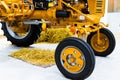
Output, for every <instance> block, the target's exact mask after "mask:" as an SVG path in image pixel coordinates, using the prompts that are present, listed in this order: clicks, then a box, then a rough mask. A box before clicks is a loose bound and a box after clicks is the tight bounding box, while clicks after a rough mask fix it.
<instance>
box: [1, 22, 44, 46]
mask: <svg viewBox="0 0 120 80" xmlns="http://www.w3.org/2000/svg"><path fill="white" fill-rule="evenodd" d="M8 27H9V26H8V25H7V23H6V22H2V30H3V32H4V35H5V36H6V37H7V40H8V41H11V43H12V44H14V45H16V46H19V47H27V46H29V45H31V44H33V43H34V42H35V41H36V40H37V39H38V38H39V36H40V33H41V31H42V29H41V24H39V25H30V27H29V28H30V29H29V32H28V33H27V35H26V36H24V37H22V38H21V37H20V36H18V35H17V34H16V33H15V32H13V31H12V30H11V32H12V34H11V33H10V31H8ZM12 35H14V36H12Z"/></svg>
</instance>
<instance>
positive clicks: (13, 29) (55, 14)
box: [0, 0, 115, 80]
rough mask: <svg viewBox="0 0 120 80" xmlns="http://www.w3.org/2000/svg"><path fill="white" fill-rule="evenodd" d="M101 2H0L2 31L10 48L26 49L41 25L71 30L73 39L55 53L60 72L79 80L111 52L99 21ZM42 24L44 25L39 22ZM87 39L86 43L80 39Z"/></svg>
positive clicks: (107, 32)
mask: <svg viewBox="0 0 120 80" xmlns="http://www.w3.org/2000/svg"><path fill="white" fill-rule="evenodd" d="M105 2H106V1H105V0H0V20H1V23H2V30H3V31H4V35H5V36H6V37H7V39H8V40H9V41H11V42H12V44H14V45H17V46H29V45H31V44H33V43H34V42H35V41H36V40H37V39H38V37H39V36H40V32H41V31H42V30H45V27H43V26H42V24H43V23H45V24H46V25H49V26H52V27H53V26H54V27H62V26H64V27H68V26H69V28H70V27H72V28H74V30H75V33H76V34H77V37H76V38H75V37H71V38H67V39H64V40H63V41H61V42H60V43H59V45H58V46H57V48H56V51H55V61H56V65H57V67H58V69H59V70H60V72H61V73H62V74H63V75H64V76H65V77H67V78H70V79H72V80H83V79H85V78H87V77H88V76H90V74H91V73H92V72H93V70H94V66H95V58H94V54H95V55H98V56H107V55H109V54H110V53H112V51H113V50H114V47H115V38H114V35H113V34H112V32H111V31H110V30H108V29H106V27H107V24H104V23H101V22H100V19H101V18H102V17H103V16H104V14H105ZM42 20H44V21H42ZM84 35H85V36H87V38H86V40H83V39H80V38H81V37H82V36H84Z"/></svg>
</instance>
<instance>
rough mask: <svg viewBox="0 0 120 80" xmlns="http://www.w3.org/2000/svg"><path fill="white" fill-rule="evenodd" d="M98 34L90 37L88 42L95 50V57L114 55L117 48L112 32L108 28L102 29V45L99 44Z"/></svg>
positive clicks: (95, 33)
mask: <svg viewBox="0 0 120 80" xmlns="http://www.w3.org/2000/svg"><path fill="white" fill-rule="evenodd" d="M97 35H98V34H97V32H93V33H91V34H90V35H88V38H87V42H88V43H89V44H90V46H91V47H92V48H93V51H94V53H95V55H97V56H103V57H105V56H107V55H109V54H111V53H112V51H113V50H114V48H115V43H116V42H115V37H114V35H113V34H112V32H111V31H110V30H108V29H106V28H102V29H100V43H98V41H97V40H98V39H97V38H98V37H97Z"/></svg>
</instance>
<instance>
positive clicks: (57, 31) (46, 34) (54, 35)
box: [37, 28, 73, 43]
mask: <svg viewBox="0 0 120 80" xmlns="http://www.w3.org/2000/svg"><path fill="white" fill-rule="evenodd" d="M71 36H73V34H72V32H70V30H69V29H67V28H48V29H47V30H46V31H42V32H41V35H40V38H39V39H38V40H37V43H39V42H49V43H58V42H60V41H62V40H63V39H65V38H67V37H71Z"/></svg>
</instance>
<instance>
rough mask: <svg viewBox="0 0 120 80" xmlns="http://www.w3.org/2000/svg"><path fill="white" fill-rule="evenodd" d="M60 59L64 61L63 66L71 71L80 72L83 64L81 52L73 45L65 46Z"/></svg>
mask: <svg viewBox="0 0 120 80" xmlns="http://www.w3.org/2000/svg"><path fill="white" fill-rule="evenodd" d="M61 60H62V61H64V63H63V67H64V68H65V69H66V70H68V71H69V72H71V73H78V72H80V71H81V70H82V69H83V68H84V65H85V59H84V58H83V55H82V52H81V51H80V50H79V49H77V48H75V47H67V48H65V49H64V50H63V51H62V54H61Z"/></svg>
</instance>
